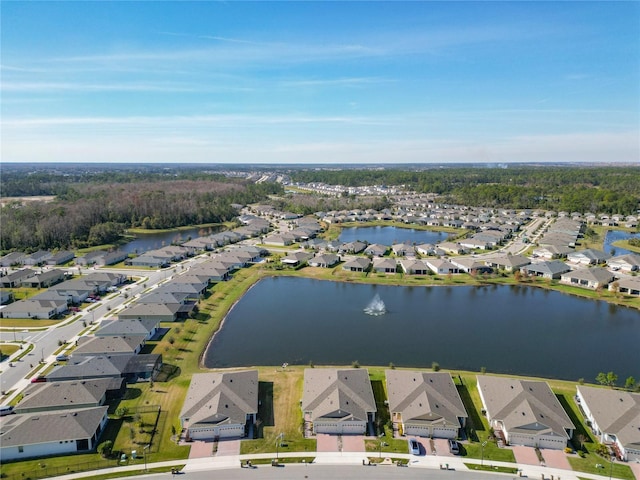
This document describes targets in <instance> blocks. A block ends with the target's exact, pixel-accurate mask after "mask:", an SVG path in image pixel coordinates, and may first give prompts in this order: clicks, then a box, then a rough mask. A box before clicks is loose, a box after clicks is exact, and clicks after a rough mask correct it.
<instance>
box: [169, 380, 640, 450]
mask: <svg viewBox="0 0 640 480" xmlns="http://www.w3.org/2000/svg"><path fill="white" fill-rule="evenodd" d="M385 378H386V387H387V388H386V389H387V398H388V401H387V402H386V403H387V405H388V408H389V413H390V418H391V421H392V424H393V430H394V435H398V436H417V437H426V438H448V439H454V438H458V437H460V436H461V433H462V430H463V429H464V428H465V425H466V422H467V418H468V413H467V411H466V408H465V406H464V403H463V402H462V399H461V397H460V395H459V393H458V390H457V388H456V386H455V384H454V382H453V379H452V377H451V375H450V374H449V373H446V372H421V371H412V370H395V369H394V370H386V371H385ZM477 385H478V392H479V394H480V399H481V401H482V407H483V414H484V415H486V416H487V419H488V421H489V424H490V425H491V427H492V428H494V429H495V430H496V431H499V432H500V433H501V435H502V436H503V438H504V439H505V441H506V442H507V443H508V444H511V445H524V446H530V447H536V448H549V449H555V450H561V449H563V448H565V447H566V446H567V442H568V441H569V440H570V439H571V438H572V436H573V432H574V430H575V428H576V427H575V425H574V424H573V422H572V421H571V419H570V418H569V416H568V414H567V413H566V412H565V410H564V409H563V407H562V405H561V404H560V402H559V401H558V399H557V397H556V396H555V394H554V393H553V391H552V390H551V388H550V387H549V385H548V384H547V383H546V382H542V381H534V380H522V379H512V378H505V377H493V376H485V375H481V376H478V377H477ZM576 398H577V401H578V403H579V405H580V407H581V408H582V410H583V412H584V414H585V417H586V419H588V420H589V422H590V424H591V425H592V428H593V430H594V433H596V434H597V435H598V436H600V438H601V441H602V442H603V443H608V444H612V443H613V444H615V449H614V450H615V451H616V452H618V455H619V457H620V459H623V460H634V459H637V458H640V448H639V445H640V443H639V442H640V436H639V435H640V434H639V433H638V431H639V429H638V422H639V421H640V395H639V394H633V393H628V392H620V391H615V390H606V389H602V388H594V387H586V386H583V385H581V386H579V387H578V390H577V396H576ZM300 408H301V409H302V415H303V420H304V424H305V428H304V431H305V434H306V435H307V436H313V435H317V434H320V433H322V434H333V435H343V434H359V435H363V434H368V435H373V434H375V430H374V424H375V420H376V414H377V406H376V401H375V397H374V394H373V389H372V385H371V381H370V378H369V373H368V371H367V370H366V369H355V368H351V369H336V368H310V369H305V371H304V382H303V392H302V398H301V400H300ZM257 411H258V372H257V371H256V370H247V371H238V372H224V373H203V374H196V375H194V376H193V378H192V381H191V385H190V387H189V390H188V393H187V398H186V400H185V403H184V405H183V408H182V411H181V413H180V422H181V425H182V428H183V430H184V432H185V436H186V437H187V438H189V439H212V438H225V437H238V436H240V437H242V436H246V435H248V434H249V433H250V432H251V431H252V428H253V426H254V425H255V422H256V419H257Z"/></svg>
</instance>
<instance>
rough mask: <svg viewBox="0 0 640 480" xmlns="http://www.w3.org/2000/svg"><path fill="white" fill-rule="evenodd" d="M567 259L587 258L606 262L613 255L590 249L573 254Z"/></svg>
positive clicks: (568, 255)
mask: <svg viewBox="0 0 640 480" xmlns="http://www.w3.org/2000/svg"><path fill="white" fill-rule="evenodd" d="M567 258H569V259H579V258H587V259H589V260H593V261H597V262H604V261H605V260H607V259H609V258H611V255H609V254H608V253H604V252H603V251H602V250H595V249H593V248H588V249H586V250H578V251H576V252H571V253H569V254H567Z"/></svg>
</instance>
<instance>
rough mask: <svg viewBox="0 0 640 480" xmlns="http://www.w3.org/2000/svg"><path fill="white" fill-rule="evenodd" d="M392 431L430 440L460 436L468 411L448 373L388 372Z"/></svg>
mask: <svg viewBox="0 0 640 480" xmlns="http://www.w3.org/2000/svg"><path fill="white" fill-rule="evenodd" d="M385 376H386V380H387V395H388V398H389V412H390V413H391V421H392V422H393V425H394V427H393V430H394V431H398V432H399V433H400V434H401V435H407V436H409V435H415V436H418V437H429V438H434V437H435V438H451V439H454V438H456V437H458V436H459V434H460V431H461V429H463V428H464V426H465V424H466V421H467V417H468V415H467V411H466V409H465V408H464V404H463V403H462V400H461V398H460V395H459V394H458V390H457V389H456V386H455V385H454V384H453V380H452V378H451V374H449V373H447V372H416V371H411V370H386V371H385Z"/></svg>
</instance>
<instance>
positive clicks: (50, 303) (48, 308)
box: [0, 298, 68, 320]
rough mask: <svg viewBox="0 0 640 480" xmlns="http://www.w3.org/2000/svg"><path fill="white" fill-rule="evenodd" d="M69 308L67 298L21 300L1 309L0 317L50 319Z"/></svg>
mask: <svg viewBox="0 0 640 480" xmlns="http://www.w3.org/2000/svg"><path fill="white" fill-rule="evenodd" d="M67 310H68V305H67V300H66V299H60V300H37V299H33V298H30V299H27V300H19V301H17V302H14V303H12V304H10V305H7V306H6V307H4V308H3V309H2V310H0V318H31V319H33V320H38V319H40V320H42V319H44V320H48V319H50V318H54V317H55V316H56V315H61V314H63V313H64V312H66V311H67Z"/></svg>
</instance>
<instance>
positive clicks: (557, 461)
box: [540, 448, 571, 470]
mask: <svg viewBox="0 0 640 480" xmlns="http://www.w3.org/2000/svg"><path fill="white" fill-rule="evenodd" d="M540 452H541V453H542V458H544V464H545V465H546V466H547V467H551V468H561V469H562V470H571V465H569V460H567V454H566V453H564V451H562V450H551V449H550V448H541V449H540Z"/></svg>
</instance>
